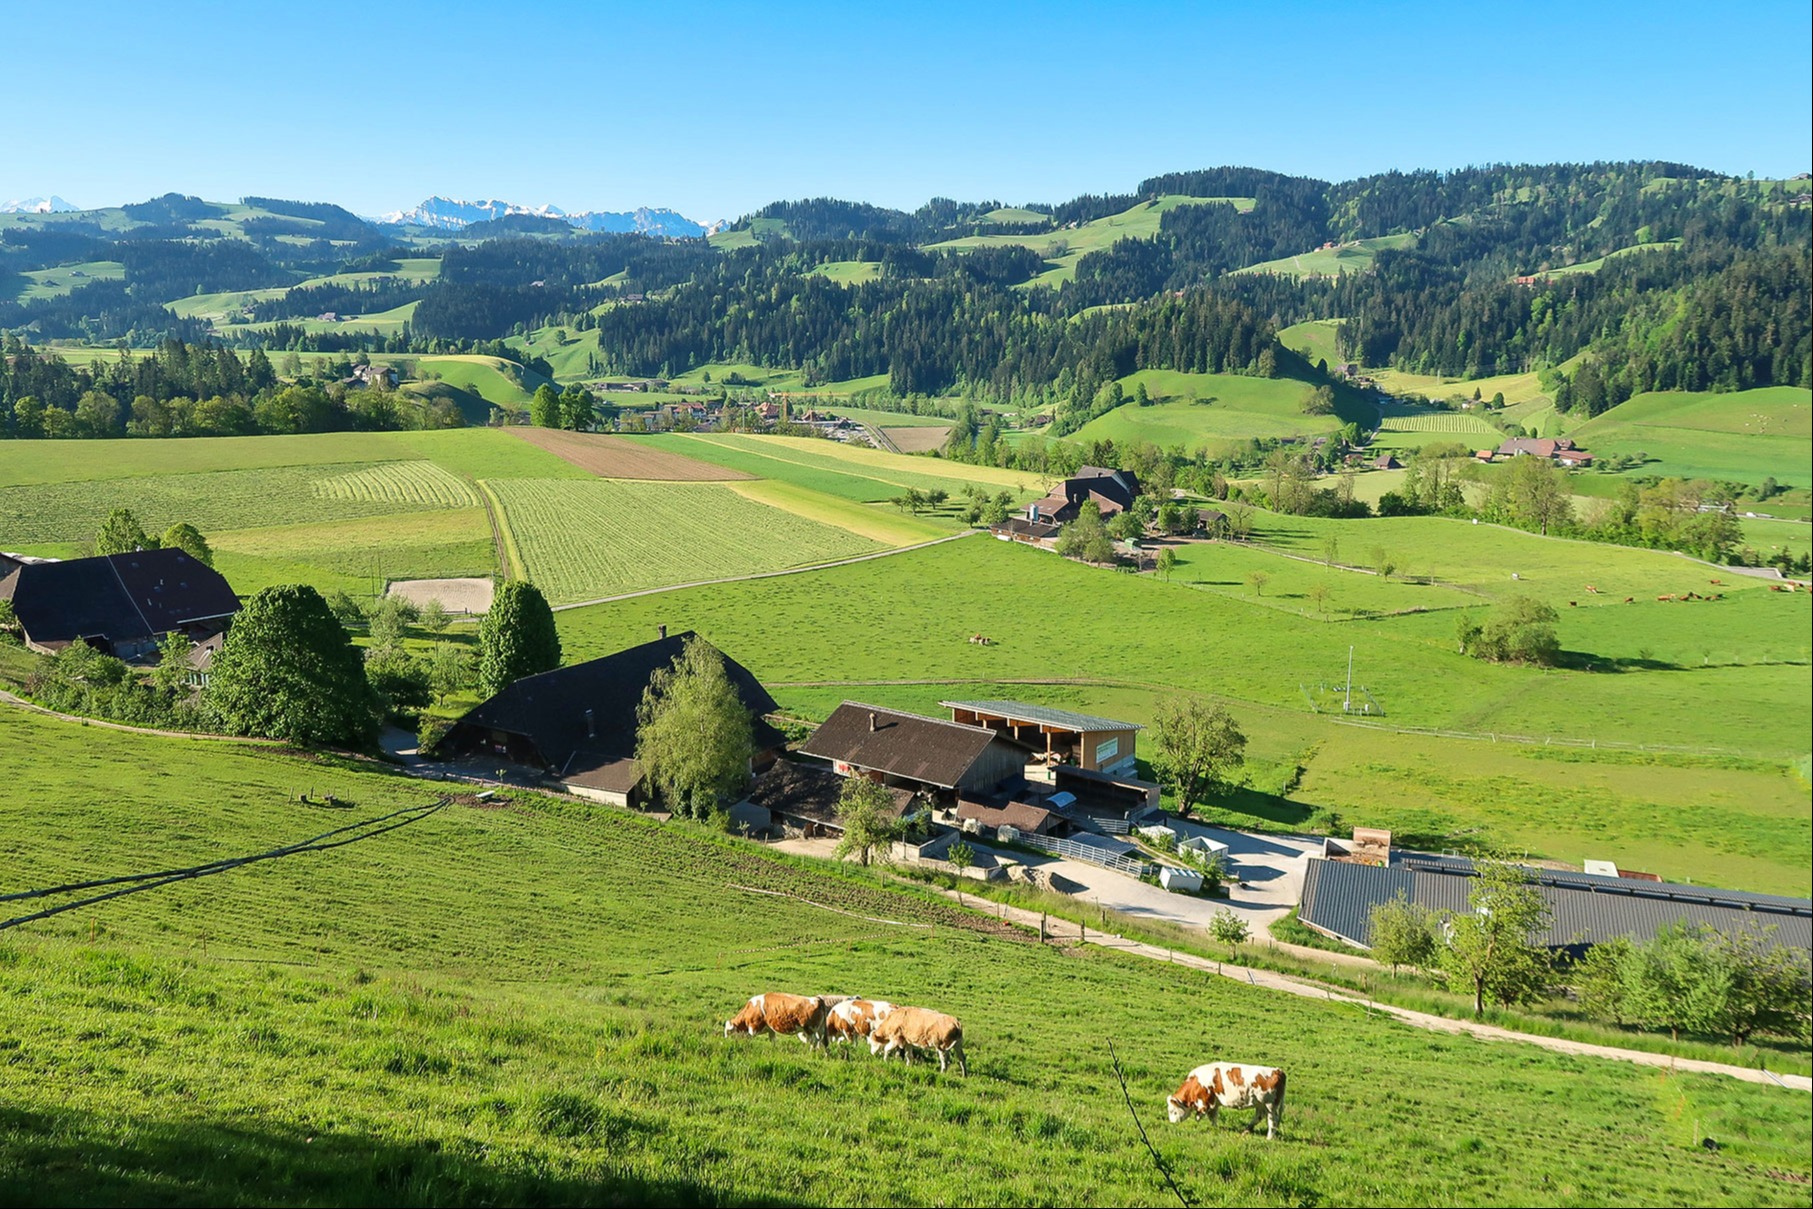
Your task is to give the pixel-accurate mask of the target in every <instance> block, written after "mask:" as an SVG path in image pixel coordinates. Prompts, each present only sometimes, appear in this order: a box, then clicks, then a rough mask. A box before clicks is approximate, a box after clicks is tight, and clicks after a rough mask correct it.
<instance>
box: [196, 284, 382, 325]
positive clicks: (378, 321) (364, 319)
mask: <svg viewBox="0 0 1813 1209" xmlns="http://www.w3.org/2000/svg"><path fill="white" fill-rule="evenodd" d="M247 292H249V291H247ZM197 297H202V295H197ZM415 308H416V304H415V303H414V302H405V303H403V304H402V305H401V306H395V307H392V308H390V309H389V310H387V311H373V312H372V313H370V314H368V315H352V314H342V315H341V316H340V318H338V319H317V318H315V317H314V316H312V315H310V316H302V317H299V318H295V319H273V320H269V321H267V322H264V323H221V322H219V321H218V320H216V322H215V327H216V328H217V329H218V330H219V332H220V333H221V335H223V336H233V335H239V334H243V333H247V332H268V331H270V330H271V329H272V328H274V327H277V326H278V325H279V324H282V325H286V326H289V327H297V328H301V329H302V331H304V332H305V333H307V334H309V335H311V336H319V335H323V334H325V333H328V332H392V333H394V332H400V331H402V330H403V329H404V328H405V327H407V326H409V324H410V322H411V321H412V320H413V319H414V318H415ZM196 317H197V318H214V316H213V315H212V314H211V313H209V314H197V316H196Z"/></svg>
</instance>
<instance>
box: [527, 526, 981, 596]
mask: <svg viewBox="0 0 1813 1209" xmlns="http://www.w3.org/2000/svg"><path fill="white" fill-rule="evenodd" d="M783 511H784V509H783ZM827 527H830V528H835V526H827ZM845 532H849V531H848V530H845ZM980 532H981V530H980V529H965V530H964V531H963V532H961V533H953V534H951V535H950V536H949V537H934V538H932V539H931V540H930V541H923V542H915V543H913V544H912V545H910V546H896V547H894V548H893V549H892V550H877V551H875V552H874V553H873V554H856V555H852V556H851V557H849V558H837V559H832V560H831V561H830V562H826V563H810V564H808V565H806V566H803V567H786V568H783V569H782V570H779V571H753V572H751V573H750V574H748V575H726V576H724V577H723V578H722V579H695V580H693V581H692V582H691V583H683V584H668V585H666V586H665V587H660V588H641V589H638V590H637V591H634V592H620V593H618V594H617V595H615V596H599V597H595V598H594V599H592V600H576V601H574V602H573V603H571V604H557V605H555V606H553V609H554V612H556V613H562V612H565V611H566V610H568V609H585V608H590V607H591V606H592V605H601V604H612V603H614V602H616V601H619V600H634V599H635V598H636V597H638V596H655V595H658V594H659V593H662V592H683V591H685V590H686V589H687V588H709V587H711V586H712V585H714V584H735V583H744V582H747V581H748V580H752V579H777V578H779V577H780V576H782V575H804V574H805V573H806V572H808V571H825V570H829V569H830V568H832V567H847V566H849V565H850V564H851V563H866V562H868V561H870V560H871V559H876V558H892V557H893V556H894V555H896V554H909V553H911V552H912V551H914V550H924V549H926V548H927V547H928V546H941V545H943V544H944V543H945V542H954V541H961V540H962V539H964V538H966V537H973V536H975V535H976V534H977V533H980Z"/></svg>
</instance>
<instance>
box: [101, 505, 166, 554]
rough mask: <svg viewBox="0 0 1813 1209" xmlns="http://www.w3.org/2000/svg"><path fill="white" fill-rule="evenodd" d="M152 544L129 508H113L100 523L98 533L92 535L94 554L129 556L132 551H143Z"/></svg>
mask: <svg viewBox="0 0 1813 1209" xmlns="http://www.w3.org/2000/svg"><path fill="white" fill-rule="evenodd" d="M152 544H153V543H152V541H151V539H150V538H149V537H146V536H145V529H144V526H142V525H140V524H139V523H138V517H136V516H134V515H132V510H131V509H129V508H115V509H114V510H113V511H112V512H109V513H108V514H107V519H106V520H104V521H102V522H101V528H100V530H99V532H97V533H96V534H95V535H94V552H95V553H96V554H130V553H132V551H134V550H143V549H146V548H147V547H149V546H151V545H152Z"/></svg>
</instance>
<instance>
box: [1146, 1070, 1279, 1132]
mask: <svg viewBox="0 0 1813 1209" xmlns="http://www.w3.org/2000/svg"><path fill="white" fill-rule="evenodd" d="M1165 1107H1166V1109H1167V1111H1168V1113H1169V1115H1170V1118H1171V1123H1172V1124H1173V1125H1175V1124H1177V1123H1178V1122H1180V1121H1182V1120H1184V1119H1185V1118H1186V1117H1188V1116H1190V1114H1192V1113H1194V1114H1195V1115H1197V1116H1199V1117H1202V1116H1206V1117H1208V1118H1209V1124H1211V1125H1213V1124H1215V1114H1216V1113H1218V1112H1220V1111H1221V1110H1222V1109H1224V1108H1231V1109H1234V1110H1235V1111H1239V1110H1240V1109H1243V1108H1250V1109H1252V1110H1253V1121H1252V1124H1250V1125H1248V1126H1247V1127H1246V1131H1247V1132H1248V1133H1251V1132H1253V1130H1255V1129H1257V1128H1258V1127H1259V1121H1260V1118H1262V1117H1263V1118H1264V1119H1265V1136H1266V1137H1268V1138H1270V1137H1272V1136H1274V1135H1275V1134H1276V1133H1277V1132H1278V1123H1279V1121H1281V1120H1282V1119H1283V1118H1284V1072H1283V1071H1281V1070H1279V1069H1278V1068H1277V1067H1275V1066H1254V1065H1252V1064H1250V1063H1244V1062H1211V1063H1209V1064H1208V1065H1206V1066H1199V1067H1197V1068H1196V1069H1195V1070H1193V1071H1191V1072H1190V1073H1189V1074H1187V1075H1185V1076H1184V1081H1183V1086H1182V1087H1180V1088H1178V1089H1177V1090H1176V1091H1175V1092H1173V1093H1172V1094H1171V1095H1170V1097H1169V1098H1168V1099H1167V1100H1166V1101H1165Z"/></svg>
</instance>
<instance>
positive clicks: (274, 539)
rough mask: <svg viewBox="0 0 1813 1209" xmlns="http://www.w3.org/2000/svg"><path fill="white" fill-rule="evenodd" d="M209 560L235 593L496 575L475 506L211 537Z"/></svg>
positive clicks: (357, 589) (361, 587) (487, 530)
mask: <svg viewBox="0 0 1813 1209" xmlns="http://www.w3.org/2000/svg"><path fill="white" fill-rule="evenodd" d="M209 541H210V542H211V543H212V545H213V546H214V563H215V566H217V567H218V568H219V569H220V571H221V574H223V575H225V576H226V577H227V581H228V582H229V583H231V584H232V585H233V589H234V591H236V592H238V593H239V594H240V595H241V596H249V595H251V594H252V593H253V592H256V591H258V590H259V589H260V588H264V587H268V586H270V585H272V584H280V583H296V582H305V583H311V584H314V585H315V586H316V587H317V588H319V589H320V590H322V591H332V590H334V589H336V588H338V589H341V590H343V591H349V592H353V593H355V594H362V593H373V592H374V591H375V590H376V589H377V588H381V587H382V584H383V582H384V581H385V580H386V579H413V578H423V577H428V578H431V577H437V576H447V575H489V574H491V573H493V572H494V571H497V570H498V569H499V568H498V567H497V556H496V552H495V548H494V546H493V544H492V541H491V526H490V525H489V523H488V522H487V521H486V520H485V510H484V509H483V508H480V507H478V506H477V504H476V499H475V500H474V503H473V505H472V506H469V507H460V508H451V509H448V510H446V511H438V512H406V513H401V514H397V515H387V516H377V517H365V518H361V519H357V520H334V521H317V522H313V523H310V524H302V525H278V526H274V527H270V528H263V529H236V530H230V531H227V532H222V533H215V534H212V535H210V537H209Z"/></svg>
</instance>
